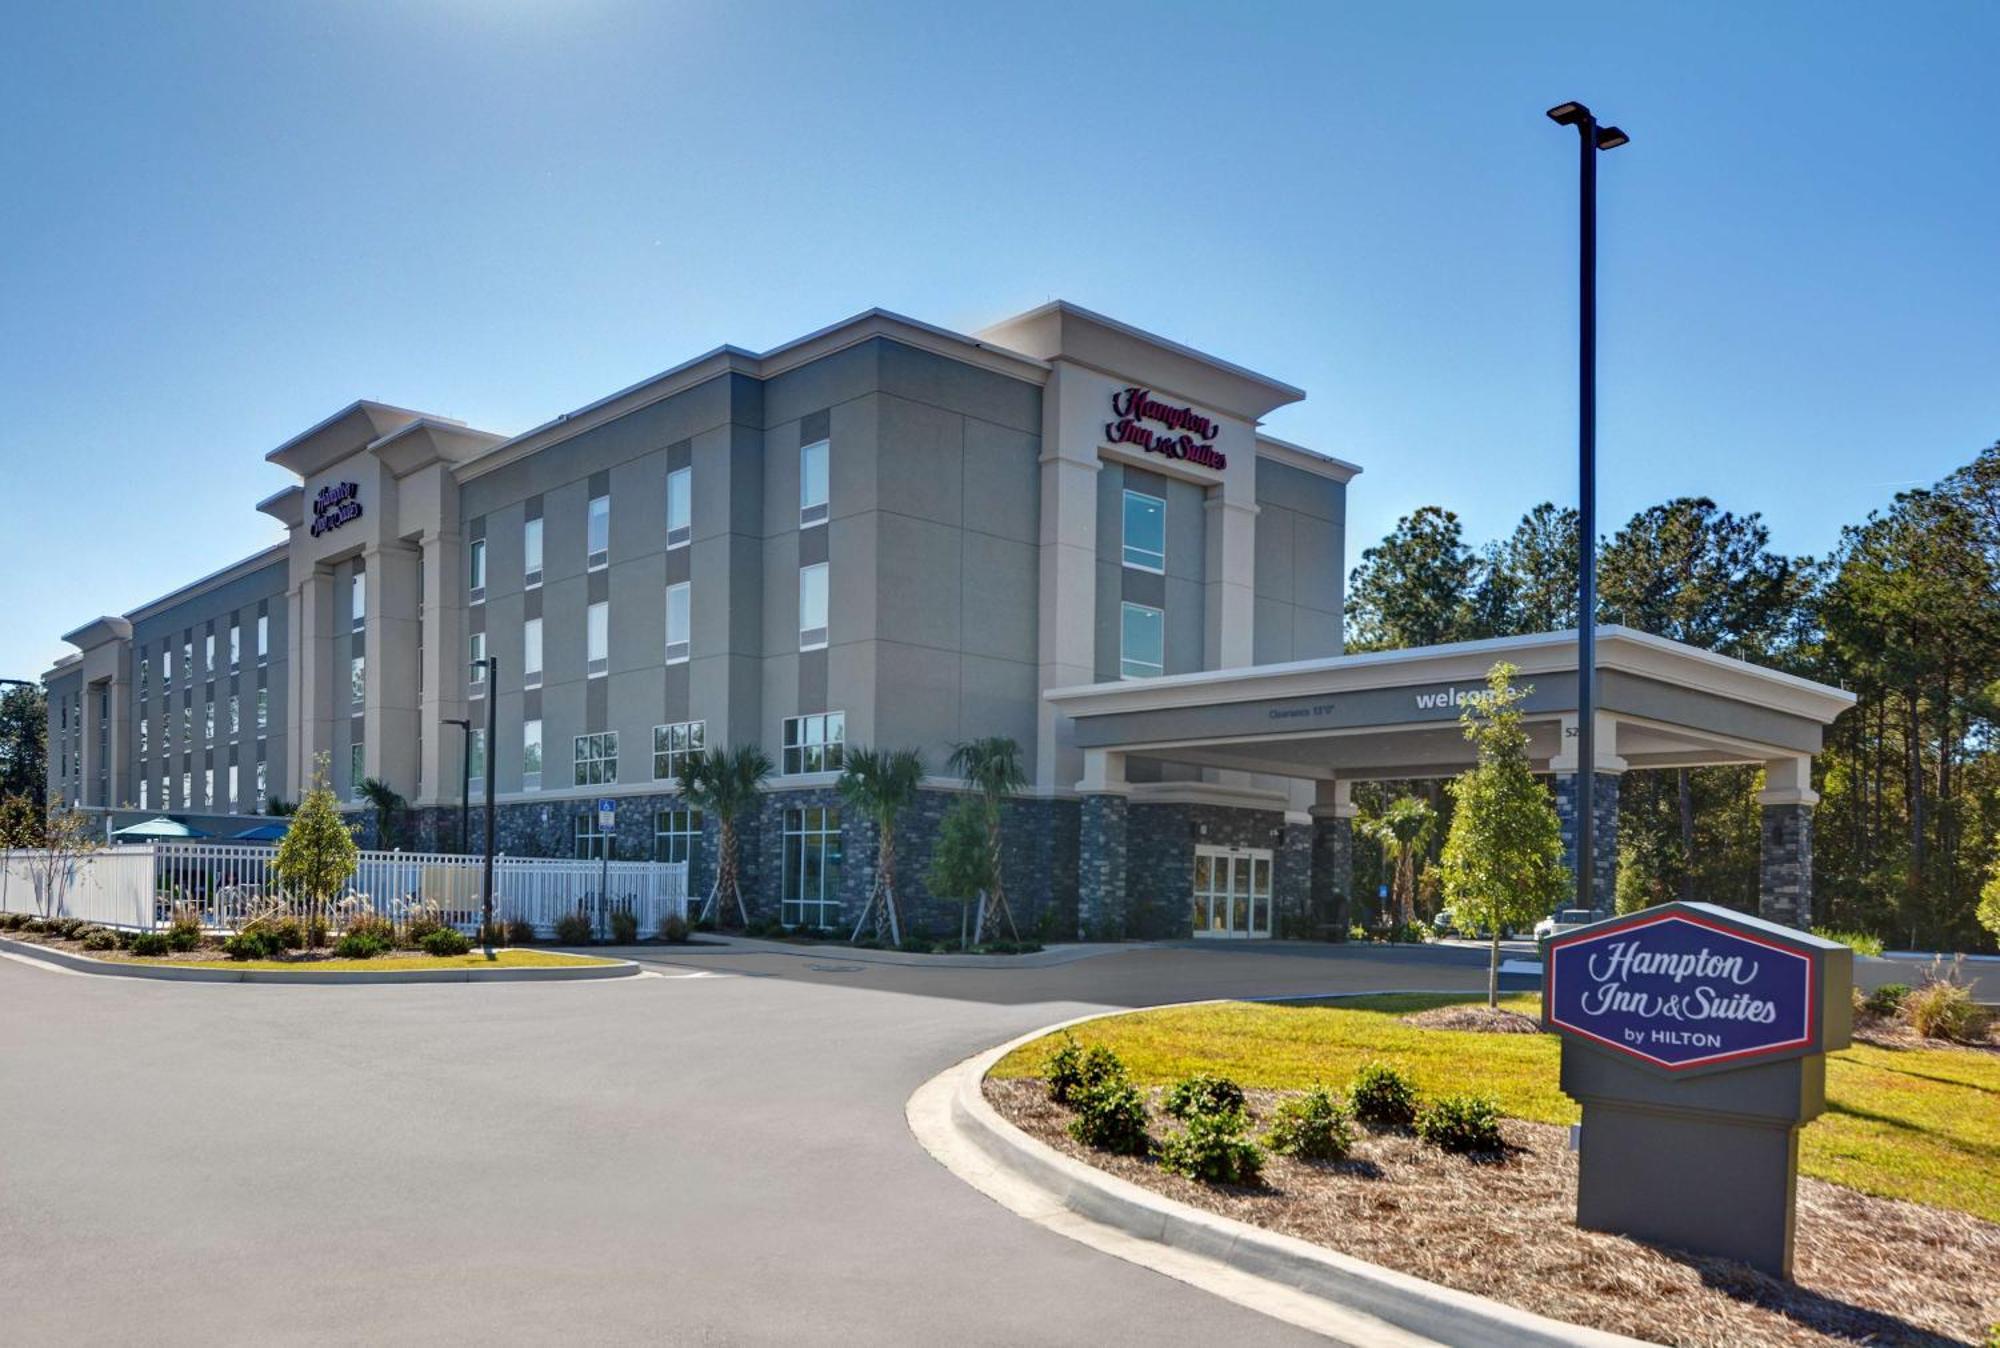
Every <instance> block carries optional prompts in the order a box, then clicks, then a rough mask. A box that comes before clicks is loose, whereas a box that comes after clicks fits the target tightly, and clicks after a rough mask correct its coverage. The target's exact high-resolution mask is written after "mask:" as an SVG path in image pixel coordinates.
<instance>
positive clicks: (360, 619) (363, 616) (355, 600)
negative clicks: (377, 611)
mask: <svg viewBox="0 0 2000 1348" xmlns="http://www.w3.org/2000/svg"><path fill="white" fill-rule="evenodd" d="M347 611H348V612H349V613H350V614H352V615H353V617H354V630H355V631H357V632H359V631H360V630H361V629H362V628H363V627H365V626H367V624H368V577H367V576H366V575H365V574H364V573H362V572H360V571H356V572H355V573H354V575H353V576H352V577H350V578H349V580H348V582H347Z"/></svg>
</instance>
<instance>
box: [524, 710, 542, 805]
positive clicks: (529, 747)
mask: <svg viewBox="0 0 2000 1348" xmlns="http://www.w3.org/2000/svg"><path fill="white" fill-rule="evenodd" d="M521 789H522V790H523V791H539V790H541V789H542V723H541V720H540V719H539V718H537V719H535V720H532V721H523V722H521Z"/></svg>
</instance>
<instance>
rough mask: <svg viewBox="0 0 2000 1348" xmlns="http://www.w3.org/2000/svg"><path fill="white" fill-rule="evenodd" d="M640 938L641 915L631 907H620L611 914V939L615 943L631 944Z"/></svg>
mask: <svg viewBox="0 0 2000 1348" xmlns="http://www.w3.org/2000/svg"><path fill="white" fill-rule="evenodd" d="M638 939H639V915H638V914H637V913H635V912H633V911H632V910H631V909H629V908H619V909H617V910H615V911H613V913H612V914H611V941H612V944H614V945H631V944H632V943H633V942H634V941H636V940H638Z"/></svg>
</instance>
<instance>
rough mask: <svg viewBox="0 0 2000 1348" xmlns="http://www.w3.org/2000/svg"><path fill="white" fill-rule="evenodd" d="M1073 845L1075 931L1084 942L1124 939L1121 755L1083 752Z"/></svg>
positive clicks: (1123, 825) (1123, 828) (1123, 798)
mask: <svg viewBox="0 0 2000 1348" xmlns="http://www.w3.org/2000/svg"><path fill="white" fill-rule="evenodd" d="M1076 786H1077V790H1078V791H1079V792H1080V793H1082V796H1083V802H1082V826H1081V830H1080V833H1079V837H1078V840H1077V865H1076V870H1077V904H1076V909H1077V927H1078V929H1079V930H1078V935H1080V936H1081V937H1083V938H1084V939H1086V940H1096V941H1115V940H1119V939H1121V938H1122V937H1123V936H1124V935H1125V897H1126V895H1125V792H1126V786H1125V755H1123V754H1120V753H1111V752H1107V751H1105V750H1103V749H1090V750H1086V751H1085V753H1084V757H1083V780H1082V781H1080V782H1078V783H1077V784H1076Z"/></svg>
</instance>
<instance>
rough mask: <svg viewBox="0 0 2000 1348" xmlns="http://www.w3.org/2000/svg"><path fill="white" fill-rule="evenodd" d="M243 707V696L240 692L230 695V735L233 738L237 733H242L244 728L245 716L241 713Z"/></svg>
mask: <svg viewBox="0 0 2000 1348" xmlns="http://www.w3.org/2000/svg"><path fill="white" fill-rule="evenodd" d="M242 707H243V699H242V697H241V696H240V695H239V694H236V693H231V694H230V695H229V737H230V738H231V739H235V738H236V736H237V735H239V734H240V733H242V730H243V718H242V715H241V712H242Z"/></svg>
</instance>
